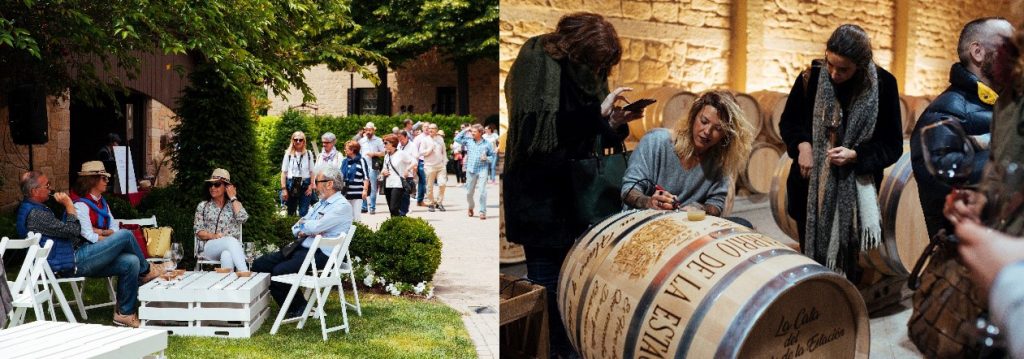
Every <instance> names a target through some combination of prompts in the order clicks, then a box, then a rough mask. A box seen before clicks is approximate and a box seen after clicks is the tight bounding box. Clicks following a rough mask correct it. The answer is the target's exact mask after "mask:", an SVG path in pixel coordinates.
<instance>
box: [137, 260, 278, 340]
mask: <svg viewBox="0 0 1024 359" xmlns="http://www.w3.org/2000/svg"><path fill="white" fill-rule="evenodd" d="M269 288H270V275H269V274H267V273H254V274H253V275H252V276H251V277H242V278H240V277H238V276H236V275H235V274H234V273H216V272H186V273H185V275H184V276H183V277H182V278H181V279H179V280H176V281H163V280H155V281H152V282H150V283H147V284H146V285H144V286H142V287H140V288H139V300H140V301H142V306H140V307H139V319H140V320H141V321H142V327H143V328H153V329H163V330H167V331H168V332H170V333H171V334H175V335H196V336H222V337H229V338H248V337H251V336H252V334H253V333H255V332H256V331H257V330H259V328H260V326H261V325H262V324H263V322H265V321H266V319H267V317H268V316H269V311H270V308H269V306H268V302H269V300H270V292H269Z"/></svg>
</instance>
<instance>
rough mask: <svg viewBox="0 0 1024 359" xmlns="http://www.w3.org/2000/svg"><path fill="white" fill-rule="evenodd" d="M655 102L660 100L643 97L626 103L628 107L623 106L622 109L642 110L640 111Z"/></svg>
mask: <svg viewBox="0 0 1024 359" xmlns="http://www.w3.org/2000/svg"><path fill="white" fill-rule="evenodd" d="M655 102H658V100H655V99H652V98H642V99H639V100H636V101H633V103H631V104H629V105H626V107H623V108H622V109H623V110H625V111H631V112H640V111H643V110H644V107H647V106H650V105H651V104H653V103H655Z"/></svg>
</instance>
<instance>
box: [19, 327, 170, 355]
mask: <svg viewBox="0 0 1024 359" xmlns="http://www.w3.org/2000/svg"><path fill="white" fill-rule="evenodd" d="M0 348H2V349H0V358H25V359H30V358H142V357H146V356H149V355H151V354H154V353H156V354H157V355H156V356H157V357H163V351H164V350H166V349H167V332H166V331H163V330H148V329H133V328H119V327H113V326H106V325H99V324H85V323H65V322H49V321H35V322H31V323H28V324H23V325H19V326H17V327H14V328H10V329H5V330H0Z"/></svg>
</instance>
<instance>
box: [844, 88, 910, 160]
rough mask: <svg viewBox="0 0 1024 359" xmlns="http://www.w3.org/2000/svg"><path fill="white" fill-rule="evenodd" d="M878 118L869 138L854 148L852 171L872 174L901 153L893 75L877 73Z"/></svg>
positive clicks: (901, 135)
mask: <svg viewBox="0 0 1024 359" xmlns="http://www.w3.org/2000/svg"><path fill="white" fill-rule="evenodd" d="M878 87H879V88H878V97H879V99H878V120H877V121H876V122H875V132H874V134H872V136H871V139H870V140H868V141H867V142H864V143H861V144H860V145H858V146H855V147H854V148H853V150H854V151H857V162H856V163H855V164H854V165H855V167H854V171H855V172H856V173H857V174H872V173H874V172H875V171H881V170H883V169H885V168H886V167H889V166H890V165H892V164H893V163H896V160H898V159H899V158H900V156H901V155H902V154H903V130H902V125H903V123H902V121H901V120H900V97H899V92H898V90H897V89H896V80H895V79H894V78H892V75H888V74H887V73H883V72H881V71H879V74H878Z"/></svg>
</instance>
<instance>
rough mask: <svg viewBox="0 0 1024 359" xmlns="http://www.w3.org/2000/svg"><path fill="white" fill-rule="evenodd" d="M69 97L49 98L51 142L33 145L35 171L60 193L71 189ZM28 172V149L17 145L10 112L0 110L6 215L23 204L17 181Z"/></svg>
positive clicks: (1, 209) (1, 194) (0, 206)
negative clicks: (13, 138) (48, 180)
mask: <svg viewBox="0 0 1024 359" xmlns="http://www.w3.org/2000/svg"><path fill="white" fill-rule="evenodd" d="M69 103H70V101H68V99H67V98H59V97H48V98H47V101H46V112H47V117H48V119H49V121H48V128H49V141H48V142H47V143H46V144H44V145H33V146H32V152H33V153H32V155H33V160H32V164H33V168H34V169H35V170H38V171H41V172H43V173H45V174H47V175H48V176H49V178H50V183H51V187H53V189H54V190H58V191H67V189H68V186H69V184H68V178H67V173H68V157H67V153H68V151H69V149H70V147H71V112H70V111H69V110H70V108H69V107H70V105H69ZM28 169H29V158H28V146H23V145H15V144H14V141H13V140H12V139H11V129H10V125H9V122H8V109H7V108H6V107H0V176H2V177H3V179H2V185H0V213H7V212H8V211H10V210H12V209H13V208H14V207H15V206H17V203H18V202H19V201H21V190H20V189H19V188H18V179H19V178H20V176H21V174H22V173H24V172H25V171H28Z"/></svg>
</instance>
